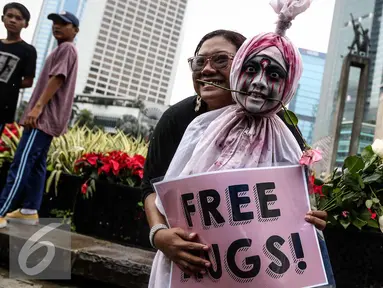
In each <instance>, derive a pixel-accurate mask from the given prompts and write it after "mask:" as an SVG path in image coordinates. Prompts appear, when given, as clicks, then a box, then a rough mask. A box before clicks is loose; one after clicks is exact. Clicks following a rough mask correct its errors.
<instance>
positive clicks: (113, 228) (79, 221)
mask: <svg viewBox="0 0 383 288" xmlns="http://www.w3.org/2000/svg"><path fill="white" fill-rule="evenodd" d="M140 201H141V190H140V188H132V187H128V186H125V185H118V184H109V183H107V182H101V181H97V182H96V191H95V192H94V193H93V195H92V196H91V197H89V198H88V199H84V197H83V195H80V194H79V197H78V198H77V203H76V208H75V213H74V224H75V226H76V232H78V233H82V234H86V235H92V236H96V237H99V238H101V239H105V240H110V241H113V242H117V243H120V244H125V245H133V246H140V247H143V248H150V247H151V246H150V243H149V225H148V223H147V221H146V217H145V214H144V211H143V209H142V207H140V206H138V203H139V202H140Z"/></svg>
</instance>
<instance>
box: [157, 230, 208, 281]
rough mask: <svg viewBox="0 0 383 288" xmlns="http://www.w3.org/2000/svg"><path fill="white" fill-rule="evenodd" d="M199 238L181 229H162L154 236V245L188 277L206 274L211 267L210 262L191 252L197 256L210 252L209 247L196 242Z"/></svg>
mask: <svg viewBox="0 0 383 288" xmlns="http://www.w3.org/2000/svg"><path fill="white" fill-rule="evenodd" d="M196 238H197V234H196V233H191V234H189V233H187V232H186V231H184V230H182V229H181V228H172V229H162V230H159V231H158V232H157V233H156V234H155V235H154V239H153V242H154V245H155V246H156V247H157V248H158V249H159V250H161V251H162V253H164V254H165V256H166V257H168V258H169V259H170V260H171V261H173V262H174V263H176V264H177V265H178V267H180V269H181V270H182V271H183V272H184V273H185V274H187V275H190V276H191V275H193V274H196V273H201V274H205V273H206V268H208V267H210V265H211V264H210V262H209V261H207V260H205V259H202V258H200V257H198V256H194V255H192V254H191V253H190V252H191V251H193V252H196V253H197V254H199V253H201V252H203V251H208V250H209V247H208V246H206V245H204V244H200V243H197V242H194V241H195V240H196Z"/></svg>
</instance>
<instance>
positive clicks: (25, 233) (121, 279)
mask: <svg viewBox="0 0 383 288" xmlns="http://www.w3.org/2000/svg"><path fill="white" fill-rule="evenodd" d="M41 228H42V226H28V225H22V224H14V223H10V224H9V225H8V226H7V228H4V229H0V259H1V261H2V262H3V263H2V264H8V261H9V250H8V249H6V247H9V239H10V237H14V238H17V239H25V240H26V239H28V238H29V237H30V235H32V234H34V233H35V232H36V231H38V230H39V229H41ZM67 233H70V236H71V239H72V241H71V242H72V243H71V245H70V247H66V246H68V245H64V244H65V243H62V242H63V241H62V239H66V238H65V237H66V236H67ZM44 240H48V241H50V242H52V243H53V244H54V245H55V246H56V247H60V249H62V250H64V251H66V253H70V254H71V262H72V271H71V272H72V279H73V278H74V277H81V278H85V279H88V281H85V282H82V284H81V286H76V285H75V286H68V282H65V283H63V285H64V286H62V285H61V286H57V285H58V284H52V285H56V286H49V283H51V282H47V283H46V284H44V285H43V284H39V282H37V281H36V282H30V281H19V282H17V280H11V279H9V280H7V277H5V276H1V277H3V279H1V278H0V288H3V287H4V288H5V287H7V288H8V287H22V288H24V287H38V288H40V287H42V288H45V287H47V288H53V287H70V288H72V287H76V288H77V287H92V288H93V287H108V288H109V287H113V286H114V285H116V286H117V285H118V286H122V287H127V288H146V287H147V285H148V280H149V275H150V269H151V264H152V260H153V257H154V253H153V252H151V251H146V250H142V249H138V248H132V247H126V246H122V245H118V244H114V243H111V242H108V241H102V240H99V239H95V238H92V237H88V236H84V235H80V234H76V233H71V232H67V231H63V230H57V231H56V232H55V233H54V234H53V235H51V236H49V237H47V238H45V239H44ZM3 280H4V281H3ZM15 281H16V282H15ZM89 281H92V282H93V281H99V282H103V283H104V284H106V285H107V286H104V285H102V284H101V286H98V285H97V286H95V284H94V282H93V285H89V286H88V284H87V282H89ZM52 283H53V282H52ZM6 285H8V286H6ZM11 285H16V286H11ZM17 285H18V286H17ZM22 285H24V286H22ZM25 285H29V286H25ZM39 285H40V286H39ZM114 287H115V286H114Z"/></svg>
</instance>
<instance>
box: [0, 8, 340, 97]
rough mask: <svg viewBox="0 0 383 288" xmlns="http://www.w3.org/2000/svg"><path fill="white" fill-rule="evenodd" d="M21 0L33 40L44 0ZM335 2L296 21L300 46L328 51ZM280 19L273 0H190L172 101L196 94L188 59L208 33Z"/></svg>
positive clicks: (250, 30)
mask: <svg viewBox="0 0 383 288" xmlns="http://www.w3.org/2000/svg"><path fill="white" fill-rule="evenodd" d="M18 1H19V2H20V3H22V4H24V5H25V6H26V7H28V9H29V10H30V12H31V15H32V19H31V22H30V26H29V28H28V29H26V30H24V32H23V33H22V37H23V38H24V40H25V41H27V42H29V43H30V42H31V41H32V38H33V32H34V28H35V25H36V20H37V17H38V14H39V11H40V8H41V3H42V0H18ZM88 1H92V0H88ZM8 2H11V0H0V7H3V6H4V5H5V4H6V3H8ZM239 4H240V5H239ZM334 5H335V0H313V3H312V5H311V7H310V8H309V9H308V10H307V11H306V12H304V13H303V14H301V15H299V16H298V17H297V18H296V19H295V20H294V21H293V23H292V27H291V28H290V29H289V30H288V31H287V34H286V35H287V36H288V37H289V38H290V39H291V40H292V41H293V42H294V43H295V45H296V46H298V47H299V48H305V49H309V50H314V51H319V52H324V53H325V52H326V51H327V46H328V41H329V37H330V30H331V22H332V14H333V10H334ZM88 7H89V6H88ZM90 7H91V6H90ZM88 9H89V8H88ZM276 20H277V15H276V14H275V12H274V10H273V9H272V8H271V6H270V5H269V0H188V6H187V9H186V16H185V21H184V25H183V28H182V29H183V33H182V34H183V38H182V39H181V40H182V42H181V46H180V47H181V49H180V54H179V62H178V65H177V68H176V77H175V81H174V85H173V89H172V96H171V100H170V104H174V103H176V102H178V101H180V100H182V99H184V98H186V97H188V96H191V95H193V94H194V90H193V84H192V81H191V72H190V70H189V66H188V63H187V59H188V58H189V57H191V56H193V52H194V50H195V47H196V46H197V44H198V42H199V40H200V39H201V38H202V37H203V36H204V35H205V34H207V33H209V32H211V31H213V30H216V29H229V30H234V31H237V32H240V33H242V34H243V35H244V36H246V37H251V36H254V35H257V34H258V33H261V32H271V31H274V29H275V22H276ZM5 36H6V33H5V29H4V26H3V25H0V38H4V37H5Z"/></svg>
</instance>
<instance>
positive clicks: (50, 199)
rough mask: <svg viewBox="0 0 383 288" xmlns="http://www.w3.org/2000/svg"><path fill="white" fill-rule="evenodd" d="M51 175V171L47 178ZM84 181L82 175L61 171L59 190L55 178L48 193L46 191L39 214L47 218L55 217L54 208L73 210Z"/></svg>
mask: <svg viewBox="0 0 383 288" xmlns="http://www.w3.org/2000/svg"><path fill="white" fill-rule="evenodd" d="M49 176H50V172H47V176H46V178H47V179H48V178H49ZM83 181H84V180H83V178H82V177H79V176H76V175H69V174H66V173H61V175H60V180H59V183H58V186H57V192H56V187H55V180H53V181H52V184H51V186H50V189H49V191H48V193H46V192H45V191H44V195H43V201H42V203H41V208H40V210H39V216H40V217H46V218H49V217H53V216H54V215H52V214H51V211H52V210H53V209H57V210H63V211H72V212H73V205H74V202H75V199H76V197H77V195H78V194H79V192H80V189H81V184H82V183H83Z"/></svg>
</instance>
